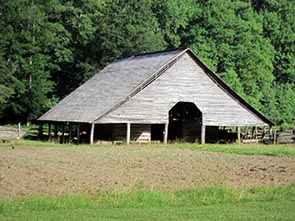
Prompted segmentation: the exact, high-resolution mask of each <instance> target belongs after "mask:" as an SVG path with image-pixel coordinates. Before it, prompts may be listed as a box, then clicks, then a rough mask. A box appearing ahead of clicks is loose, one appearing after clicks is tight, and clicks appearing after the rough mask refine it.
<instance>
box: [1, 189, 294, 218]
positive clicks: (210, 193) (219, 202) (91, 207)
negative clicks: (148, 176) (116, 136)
mask: <svg viewBox="0 0 295 221" xmlns="http://www.w3.org/2000/svg"><path fill="white" fill-rule="evenodd" d="M294 206H295V186H294V185H291V186H287V187H267V188H265V187H264V188H251V189H227V188H224V187H207V188H201V189H195V190H180V191H176V192H163V191H162V192H159V191H135V192H125V193H115V192H112V193H110V192H108V193H104V194H102V195H98V196H92V197H90V196H82V195H76V196H71V197H65V196H64V197H40V196H39V197H36V196H35V197H33V196H32V197H26V198H21V199H13V200H11V199H10V200H9V199H8V200H2V201H1V202H0V219H1V220H57V219H61V220H294V218H295V210H294Z"/></svg>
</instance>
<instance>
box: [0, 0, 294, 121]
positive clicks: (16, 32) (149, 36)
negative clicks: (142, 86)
mask: <svg viewBox="0 0 295 221" xmlns="http://www.w3.org/2000/svg"><path fill="white" fill-rule="evenodd" d="M0 16H1V20H0V36H1V38H0V119H1V122H0V123H8V122H19V121H22V122H27V121H31V120H34V119H36V118H38V117H39V116H40V114H42V113H43V112H44V111H46V110H48V109H49V108H50V107H52V106H53V105H54V104H56V103H57V102H58V101H59V100H60V99H62V98H63V97H64V96H65V95H67V94H68V93H70V92H71V91H72V90H74V89H75V88H76V87H77V86H79V85H80V84H82V83H83V82H85V81H86V80H87V79H88V78H90V77H91V76H93V75H94V74H95V73H97V72H98V71H99V70H100V69H101V68H103V67H104V66H105V65H106V64H108V63H109V62H112V61H113V60H114V59H117V58H122V57H127V56H131V55H136V54H140V53H145V52H153V51H160V50H165V49H172V48H178V47H190V48H191V49H192V50H193V51H194V52H195V53H196V54H197V55H198V56H199V57H200V58H201V59H202V60H203V61H204V62H205V63H206V64H207V65H208V66H209V67H210V68H211V69H212V70H213V71H214V72H215V73H217V74H218V75H219V76H220V77H221V78H223V79H224V80H225V81H226V82H227V83H228V84H229V85H230V86H231V87H232V88H233V89H234V90H235V91H237V92H238V93H239V94H240V95H241V96H243V97H244V98H245V99H246V100H248V101H249V102H250V103H251V104H252V105H254V106H255V107H256V108H257V109H259V110H260V111H261V112H262V113H264V114H265V115H266V116H268V117H269V118H270V119H271V120H273V121H275V122H276V123H277V124H284V125H288V126H291V125H292V124H294V121H295V22H294V21H295V3H294V2H293V1H291V0H281V1H277V0H197V1H196V0H182V1H177V0H129V1H120V0H87V1H86V0H75V1H67V0H46V1H44V0H1V4H0ZM73 111H74V110H73Z"/></svg>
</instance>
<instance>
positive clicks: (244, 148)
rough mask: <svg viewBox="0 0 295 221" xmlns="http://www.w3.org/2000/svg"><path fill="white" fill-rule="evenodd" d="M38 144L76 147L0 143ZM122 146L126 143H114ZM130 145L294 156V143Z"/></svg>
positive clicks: (23, 143) (85, 145)
mask: <svg viewBox="0 0 295 221" xmlns="http://www.w3.org/2000/svg"><path fill="white" fill-rule="evenodd" d="M11 145H15V146H39V147H74V146H75V147H77V145H75V144H69V143H68V144H57V143H55V142H43V141H34V140H9V141H8V142H7V143H0V147H1V146H11ZM107 145H111V144H94V145H93V146H94V147H105V146H107ZM116 145H120V146H124V145H126V144H116ZM89 146H90V145H89V144H80V145H79V147H89ZM130 146H135V147H136V146H145V147H150V148H161V147H162V148H163V147H166V148H188V149H191V150H194V151H211V152H220V153H229V154H245V155H268V156H295V143H294V144H275V145H273V144H271V145H266V144H235V143H234V144H205V145H200V144H198V143H172V144H168V145H164V144H130Z"/></svg>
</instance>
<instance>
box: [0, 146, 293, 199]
mask: <svg viewBox="0 0 295 221" xmlns="http://www.w3.org/2000/svg"><path fill="white" fill-rule="evenodd" d="M0 153H1V154H0V198H3V197H16V196H27V195H36V194H37V195H69V194H75V193H79V192H82V193H90V194H96V193H99V192H103V191H107V190H110V191H113V190H115V191H128V190H134V189H157V190H177V189H184V188H195V187H202V186H213V185H224V186H227V187H239V186H245V187H252V186H269V185H288V184H291V183H295V158H294V157H272V156H259V155H235V154H223V153H213V152H200V151H193V150H189V149H174V148H173V149H172V148H152V147H142V146H138V147H137V146H127V147H126V146H107V147H16V148H15V149H14V150H13V149H11V148H9V147H0Z"/></svg>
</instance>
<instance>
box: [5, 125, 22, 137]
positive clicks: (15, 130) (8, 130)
mask: <svg viewBox="0 0 295 221" xmlns="http://www.w3.org/2000/svg"><path fill="white" fill-rule="evenodd" d="M23 135H24V134H23V132H22V131H21V128H20V124H18V126H17V127H8V126H0V139H13V138H20V137H22V136H23Z"/></svg>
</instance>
